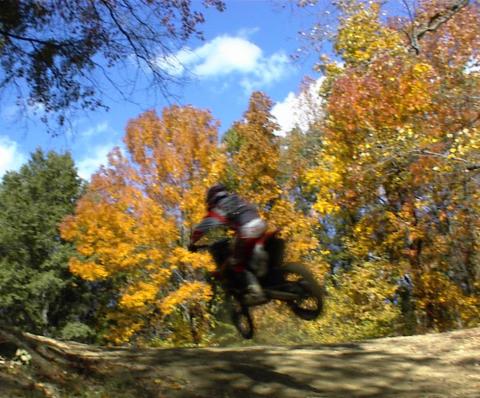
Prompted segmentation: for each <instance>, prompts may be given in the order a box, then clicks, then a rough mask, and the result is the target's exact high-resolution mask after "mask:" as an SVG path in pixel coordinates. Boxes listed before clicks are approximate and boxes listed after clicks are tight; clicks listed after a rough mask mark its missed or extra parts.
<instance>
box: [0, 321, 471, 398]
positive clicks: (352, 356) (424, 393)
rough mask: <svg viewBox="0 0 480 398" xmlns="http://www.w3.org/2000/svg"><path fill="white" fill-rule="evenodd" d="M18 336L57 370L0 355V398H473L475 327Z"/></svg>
mask: <svg viewBox="0 0 480 398" xmlns="http://www.w3.org/2000/svg"><path fill="white" fill-rule="evenodd" d="M27 338H28V339H30V340H29V341H31V342H32V341H38V340H39V339H40V340H41V342H42V344H39V345H36V347H43V348H42V350H43V354H42V355H43V356H44V357H45V356H47V357H48V355H49V356H50V359H49V361H50V363H55V364H56V365H55V366H58V369H61V372H63V373H62V374H60V375H57V376H58V377H59V378H58V380H55V376H54V377H53V378H52V375H49V377H45V380H44V382H43V383H40V382H39V381H38V378H37V379H35V381H33V378H32V379H31V380H30V384H29V382H28V377H31V376H28V374H27V375H25V373H23V374H22V375H23V376H22V377H23V379H22V380H23V381H22V382H19V381H18V380H20V379H21V377H19V376H18V374H17V376H18V377H17V376H16V375H15V371H13V370H12V369H10V370H9V369H7V368H6V367H5V361H4V365H3V367H2V364H1V363H0V397H9V398H10V397H15V396H18V397H22V396H41V395H46V396H49V395H50V396H52V397H54V396H58V397H75V396H77V397H93V396H95V397H97V396H98V397H100V396H108V397H110V396H112V397H113V396H115V397H119V398H121V397H158V398H164V397H172V398H187V397H188V398H216V397H218V398H236V397H238V398H240V397H241V398H249V397H252V398H257V397H272V398H273V397H275V398H294V397H295V398H321V397H322V398H324V397H343V398H345V397H408V398H411V397H425V398H426V397H429V398H440V397H459V398H460V397H462V398H464V397H471V398H474V397H480V328H475V329H468V330H462V331H454V332H449V333H443V334H429V335H422V336H409V337H394V338H384V339H378V340H369V341H362V342H354V343H349V344H332V345H312V346H294V347H285V346H282V347H272V346H260V347H250V348H194V349H193V348H192V349H142V350H134V349H110V350H107V349H100V348H98V347H93V346H87V345H82V344H71V343H60V342H56V341H55V340H51V339H46V338H41V337H39V336H32V335H28V336H27ZM30 344H32V346H33V343H30ZM47 347H48V348H47ZM37 355H38V354H37ZM34 356H35V355H34ZM34 356H33V357H32V361H33V362H35V358H34ZM62 361H63V362H62ZM20 367H21V366H20V365H18V367H17V368H20ZM24 367H25V366H24ZM30 374H31V373H30ZM60 379H62V380H63V382H62V380H60ZM32 383H33V384H32ZM35 383H36V384H35ZM39 384H40V386H39ZM29 390H30V393H28V391H29ZM31 391H35V395H31ZM22 394H24V395H22ZM29 394H30V395H29Z"/></svg>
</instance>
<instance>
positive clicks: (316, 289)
mask: <svg viewBox="0 0 480 398" xmlns="http://www.w3.org/2000/svg"><path fill="white" fill-rule="evenodd" d="M281 270H282V274H283V278H284V280H285V281H286V282H289V283H292V284H294V285H295V287H299V288H300V289H299V290H300V291H301V293H299V294H298V298H297V299H294V300H292V301H289V302H288V305H289V307H290V308H291V310H292V311H293V312H294V313H295V315H297V316H298V317H299V318H302V319H305V320H307V321H311V320H314V319H316V318H318V317H319V316H320V314H321V313H322V311H323V297H324V289H323V287H322V286H321V285H320V284H319V283H318V282H317V281H316V280H315V278H314V277H313V275H312V274H311V272H310V271H309V270H307V269H306V268H305V267H304V266H302V265H300V264H286V265H284V266H283V267H282V268H281Z"/></svg>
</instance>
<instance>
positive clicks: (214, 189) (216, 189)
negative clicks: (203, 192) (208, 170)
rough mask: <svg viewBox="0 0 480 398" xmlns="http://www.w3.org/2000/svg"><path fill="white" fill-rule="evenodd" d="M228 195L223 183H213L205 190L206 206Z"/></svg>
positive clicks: (212, 204)
mask: <svg viewBox="0 0 480 398" xmlns="http://www.w3.org/2000/svg"><path fill="white" fill-rule="evenodd" d="M227 195H228V192H227V188H226V187H225V185H223V184H215V185H213V186H211V187H210V188H209V189H208V191H207V206H208V208H209V209H210V208H212V207H214V206H215V205H216V204H217V202H218V201H219V200H220V199H222V198H224V197H225V196H227Z"/></svg>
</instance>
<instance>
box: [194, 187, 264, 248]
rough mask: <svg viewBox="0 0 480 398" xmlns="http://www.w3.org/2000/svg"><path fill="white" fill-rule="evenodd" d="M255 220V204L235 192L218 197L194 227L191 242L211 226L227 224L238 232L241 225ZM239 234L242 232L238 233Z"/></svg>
mask: <svg viewBox="0 0 480 398" xmlns="http://www.w3.org/2000/svg"><path fill="white" fill-rule="evenodd" d="M255 220H260V216H259V214H258V211H257V209H256V207H255V206H253V205H252V204H250V203H248V202H246V201H245V200H243V199H242V198H240V197H239V196H237V195H236V194H232V195H228V196H226V197H224V198H222V199H220V200H219V201H218V203H217V204H216V205H215V207H213V208H212V209H210V210H209V212H208V213H207V215H206V216H205V217H204V218H203V220H202V221H201V222H200V224H198V225H197V226H196V227H195V230H194V231H193V235H192V243H194V242H196V241H197V240H199V239H200V238H201V237H202V236H203V235H205V234H206V233H207V232H208V231H210V230H211V229H212V228H215V227H220V226H227V227H229V228H232V229H233V230H234V231H235V232H237V233H238V232H241V230H242V227H244V226H246V225H250V224H252V223H255ZM262 222H263V221H262ZM240 235H242V234H241V233H240Z"/></svg>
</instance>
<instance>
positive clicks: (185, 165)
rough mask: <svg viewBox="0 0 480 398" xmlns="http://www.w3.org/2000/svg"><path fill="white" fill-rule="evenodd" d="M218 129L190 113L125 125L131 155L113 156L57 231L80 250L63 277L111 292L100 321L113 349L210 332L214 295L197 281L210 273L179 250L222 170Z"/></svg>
mask: <svg viewBox="0 0 480 398" xmlns="http://www.w3.org/2000/svg"><path fill="white" fill-rule="evenodd" d="M217 125H218V123H217V122H216V121H214V120H213V118H212V116H211V115H210V113H209V112H206V111H202V110H197V109H195V108H193V107H190V106H185V107H179V106H172V107H170V108H166V109H164V111H163V113H162V115H161V117H159V116H157V114H156V113H155V112H153V111H149V112H145V113H144V114H142V115H141V116H139V117H138V118H137V119H134V120H132V121H130V122H129V124H128V126H127V131H126V135H125V140H124V141H125V144H126V147H127V151H128V154H123V153H122V152H121V151H120V150H119V149H118V148H117V149H115V150H114V151H112V153H111V154H110V157H109V166H108V167H107V168H102V169H101V170H99V171H98V172H97V173H96V174H95V175H94V176H93V177H92V181H91V184H90V186H89V188H88V190H87V193H86V194H85V195H84V196H83V197H82V199H81V200H80V201H79V203H78V206H77V208H76V211H75V215H74V216H72V217H69V218H67V219H66V220H65V222H64V223H63V226H62V236H63V237H64V238H65V239H67V240H69V241H72V242H73V243H74V244H75V247H76V249H77V254H76V255H75V256H73V257H72V258H71V259H70V270H71V271H72V272H73V273H75V274H77V275H79V276H81V277H82V278H83V279H86V280H95V281H96V280H109V281H111V283H112V284H113V285H114V286H115V288H116V290H115V295H114V296H113V297H111V304H112V308H110V310H109V311H108V313H107V314H106V318H105V322H106V330H105V337H106V338H107V339H108V340H110V341H112V342H114V343H123V342H126V341H129V340H130V339H132V338H134V337H135V336H136V335H141V334H142V332H143V333H144V334H146V336H149V337H155V336H162V337H163V338H164V339H167V338H171V339H174V338H175V335H177V336H180V335H183V336H184V338H185V339H184V340H183V341H182V342H183V343H185V342H192V341H193V342H195V343H198V342H199V341H200V340H201V339H202V338H203V336H204V334H205V333H206V332H208V329H209V323H208V322H209V315H208V311H207V302H208V301H209V299H210V298H211V295H212V292H211V288H210V286H209V285H208V284H206V282H205V277H204V276H205V275H204V273H205V271H206V270H211V267H212V266H213V263H212V262H211V260H210V258H209V255H208V254H193V253H189V252H188V251H187V249H186V246H187V244H188V241H189V238H190V234H191V232H192V229H193V225H194V224H196V223H197V222H198V221H199V220H200V219H201V217H202V215H203V212H204V202H203V200H204V195H205V191H206V189H207V187H208V186H210V185H212V184H213V183H214V182H215V181H217V180H218V179H220V178H221V175H222V172H223V169H224V166H223V164H224V160H223V157H222V155H221V153H220V152H219V150H218V147H217ZM169 325H170V326H169ZM169 327H170V328H171V329H173V333H172V330H170V331H169ZM185 331H187V333H185ZM177 342H178V341H177Z"/></svg>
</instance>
